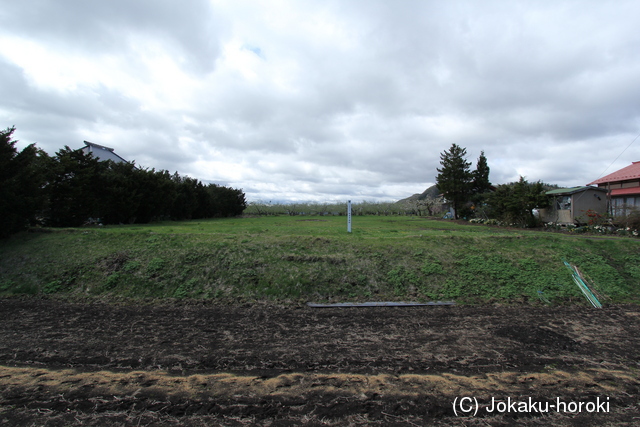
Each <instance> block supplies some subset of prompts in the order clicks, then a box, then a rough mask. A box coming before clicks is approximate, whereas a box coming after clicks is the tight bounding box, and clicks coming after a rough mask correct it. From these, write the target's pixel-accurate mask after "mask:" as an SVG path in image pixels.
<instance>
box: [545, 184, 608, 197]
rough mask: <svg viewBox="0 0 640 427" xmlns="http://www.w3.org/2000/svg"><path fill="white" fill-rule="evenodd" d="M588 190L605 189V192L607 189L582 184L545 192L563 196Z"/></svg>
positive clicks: (549, 194)
mask: <svg viewBox="0 0 640 427" xmlns="http://www.w3.org/2000/svg"><path fill="white" fill-rule="evenodd" d="M587 190H596V191H603V192H606V191H607V190H605V189H604V188H598V187H589V186H582V187H571V188H557V189H555V190H550V191H547V192H546V193H544V194H546V195H547V196H563V195H568V194H574V193H580V192H581V191H587Z"/></svg>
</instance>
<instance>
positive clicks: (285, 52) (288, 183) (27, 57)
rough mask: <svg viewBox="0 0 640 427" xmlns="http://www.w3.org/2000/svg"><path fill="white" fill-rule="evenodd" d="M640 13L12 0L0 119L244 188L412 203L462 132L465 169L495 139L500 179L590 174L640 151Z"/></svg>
mask: <svg viewBox="0 0 640 427" xmlns="http://www.w3.org/2000/svg"><path fill="white" fill-rule="evenodd" d="M639 17H640V2H638V1H635V0H634V1H623V0H616V1H612V2H605V1H601V0H598V1H586V0H577V1H563V0H553V1H537V0H536V1H513V0H509V1H485V0H483V1H409V0H407V1H400V0H395V1H390V0H388V1H372V0H362V1H360V0H358V1H356V0H341V1H327V0H316V1H299V0H290V1H274V0H269V1H239V0H229V1H226V0H222V1H217V0H214V1H207V0H202V1H201V0H181V1H178V0H171V1H169V0H109V1H104V0H99V1H90V0H27V1H9V2H5V3H4V4H3V7H2V8H1V9H0V119H1V120H0V127H1V128H6V127H10V126H13V125H15V126H16V128H17V130H16V133H15V134H14V136H15V138H16V139H18V140H19V141H20V142H19V144H18V145H19V147H20V148H21V147H24V146H26V145H27V144H30V143H37V145H38V146H39V147H40V148H42V149H44V150H45V151H47V152H48V153H49V154H54V153H55V152H56V151H58V150H59V149H60V148H62V147H64V146H65V145H68V146H70V147H71V148H81V147H82V146H84V143H83V141H85V140H87V141H91V142H94V143H97V144H101V145H106V146H108V147H112V148H114V149H115V151H116V153H118V154H119V155H120V156H122V157H124V158H125V159H127V160H135V162H136V164H138V165H141V166H144V167H149V168H155V169H166V170H169V171H170V172H172V173H173V172H174V171H178V172H179V173H180V174H181V175H188V176H192V177H194V178H197V179H200V180H202V181H204V182H215V183H219V184H223V185H229V186H232V187H234V188H242V189H243V190H244V191H245V193H246V194H247V198H248V200H250V201H258V200H261V201H276V200H277V201H287V200H317V201H342V200H346V199H352V200H354V201H361V200H367V201H375V200H397V199H400V198H404V197H407V196H410V195H411V194H414V193H419V192H422V191H423V190H425V189H426V188H427V187H429V186H430V185H432V184H434V183H435V177H436V175H437V171H436V168H437V167H439V163H440V153H442V152H443V151H445V150H447V149H449V147H450V146H451V144H452V143H456V144H458V145H460V146H462V147H466V149H467V154H468V160H470V161H472V162H473V165H472V168H474V167H475V163H476V160H477V158H478V156H479V155H480V151H481V150H484V152H485V155H486V156H487V159H488V163H489V166H490V168H491V175H490V179H491V181H492V182H493V183H494V184H501V183H506V182H510V181H515V180H517V179H518V177H519V176H520V175H522V176H525V177H526V178H527V179H528V180H530V181H537V180H542V181H544V182H548V183H554V184H559V185H562V186H575V185H584V184H587V183H588V182H591V181H593V180H595V179H597V178H598V177H600V176H601V175H603V174H608V173H611V172H613V171H615V170H616V169H619V168H622V167H624V166H627V165H629V164H630V163H631V162H632V161H638V160H640V140H638V141H636V142H635V143H633V144H631V143H632V142H633V141H634V139H635V138H636V136H638V134H640V29H639V24H638V18H639ZM630 144H631V146H630V147H629V148H628V149H627V150H626V151H625V152H624V153H623V154H622V155H621V156H620V157H619V159H618V160H617V161H615V162H614V160H615V159H616V157H618V156H619V155H620V154H621V153H622V152H623V150H625V148H627V147H628V146H629V145H630ZM612 162H614V163H613V164H612ZM607 168H608V169H607Z"/></svg>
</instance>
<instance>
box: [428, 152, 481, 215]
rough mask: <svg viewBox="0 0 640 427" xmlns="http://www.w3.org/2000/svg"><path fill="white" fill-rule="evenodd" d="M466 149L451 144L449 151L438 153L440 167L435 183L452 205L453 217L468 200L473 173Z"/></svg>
mask: <svg viewBox="0 0 640 427" xmlns="http://www.w3.org/2000/svg"><path fill="white" fill-rule="evenodd" d="M466 155H467V150H466V149H465V148H462V147H459V146H458V145H456V144H451V148H450V149H449V151H445V152H444V153H441V154H440V164H441V165H442V168H439V169H437V170H438V172H439V173H438V176H437V177H436V185H437V186H438V189H439V190H440V192H441V193H442V194H443V195H444V197H445V198H446V199H447V201H448V202H449V203H451V204H452V205H453V211H454V217H455V219H458V212H459V210H460V208H462V207H463V205H464V204H465V203H466V202H468V201H469V197H470V194H471V190H472V185H473V173H472V172H471V170H470V169H469V168H470V166H471V162H468V161H467V160H466V159H465V156H466Z"/></svg>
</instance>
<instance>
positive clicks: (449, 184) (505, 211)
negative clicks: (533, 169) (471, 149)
mask: <svg viewBox="0 0 640 427" xmlns="http://www.w3.org/2000/svg"><path fill="white" fill-rule="evenodd" d="M466 154H467V150H466V149H465V148H462V147H460V146H458V145H456V144H452V145H451V148H450V149H449V150H448V151H445V152H443V153H441V154H440V165H441V168H438V169H437V171H438V176H437V177H436V185H437V186H438V189H439V190H440V192H441V193H442V194H443V196H444V197H445V198H446V200H447V201H448V202H449V203H450V204H451V206H452V208H453V211H454V216H455V218H456V219H457V218H459V217H466V218H472V217H477V218H484V219H488V218H494V219H498V220H500V221H503V222H506V223H510V224H515V225H519V226H528V227H533V226H536V225H537V222H538V219H537V218H536V216H535V215H534V210H535V209H542V208H546V207H548V206H549V203H550V200H549V198H548V197H547V196H546V194H545V192H546V191H547V190H548V189H549V188H552V187H554V186H550V185H548V184H544V183H542V182H540V181H537V182H528V181H527V180H526V179H525V178H524V177H522V176H521V177H520V179H519V180H518V181H516V182H510V183H507V184H501V185H497V186H493V185H491V182H490V181H489V172H490V169H489V166H488V163H487V158H486V157H485V155H484V151H483V152H481V154H480V157H479V158H478V161H477V164H476V169H475V170H473V171H472V170H471V162H469V161H467V160H466V158H465V156H466Z"/></svg>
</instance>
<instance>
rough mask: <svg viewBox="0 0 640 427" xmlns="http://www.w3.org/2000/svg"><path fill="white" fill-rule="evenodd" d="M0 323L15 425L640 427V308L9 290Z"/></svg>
mask: <svg viewBox="0 0 640 427" xmlns="http://www.w3.org/2000/svg"><path fill="white" fill-rule="evenodd" d="M0 317H1V319H2V321H1V322H0V424H2V425H12V426H13V425H24V426H27V425H51V426H54V425H56V426H57V425H60V426H63V425H65V426H66V425H78V426H79V425H83V426H84V425H95V426H105V425H106V426H116V425H123V426H124V425H126V426H137V425H158V426H160V425H162V426H164V425H188V426H210V425H225V426H226V425H229V426H234V425H277V426H280V425H385V426H388V425H398V426H415V425H420V426H422V425H456V426H463V425H464V426H475V425H478V426H480V425H482V426H486V425H492V426H500V425H505V426H507V425H530V426H534V425H535V426H539V425H556V426H557V425H560V426H562V425H565V426H573V425H581V426H582V425H593V426H602V425H640V410H639V401H638V391H639V386H640V381H639V371H638V369H639V368H640V308H639V307H637V306H613V307H607V308H604V309H602V310H597V309H593V308H589V307H576V306H571V307H529V306H527V307H504V306H483V307H478V306H447V307H437V306H436V307H407V308H399V307H379V308H309V307H307V306H300V307H279V306H274V305H252V306H213V305H195V304H188V303H181V304H180V305H160V306H159V305H135V306H134V305H109V304H99V303H87V304H78V303H66V302H61V301H56V300H46V299H0ZM463 398H467V399H466V400H462V399H463ZM454 401H455V402H456V404H454ZM492 402H493V403H492ZM496 402H497V403H498V404H499V405H500V404H501V405H502V408H503V409H505V410H507V412H506V413H504V412H503V413H499V412H497V411H495V410H494V411H493V412H490V409H491V408H492V407H493V405H494V404H496ZM500 402H502V403H500ZM536 402H539V404H535V405H534V406H533V407H532V406H531V404H532V403H536ZM545 402H546V404H547V406H548V410H546V411H545V410H544V404H545ZM581 402H582V404H583V406H582V408H581V410H580V411H578V410H576V411H571V409H578V408H579V406H578V405H579V404H580V403H581ZM461 403H463V405H461ZM509 403H511V404H512V405H511V406H509ZM525 403H526V405H528V406H526V405H525ZM516 404H517V405H516ZM562 404H564V405H565V406H562ZM598 404H599V406H598ZM518 405H519V406H518ZM549 405H555V406H551V407H549ZM558 406H559V407H558ZM556 407H557V409H559V411H558V410H556ZM532 409H534V410H533V412H532ZM596 409H597V411H596ZM465 410H467V411H470V412H466V413H465V412H464V411H465ZM476 410H477V412H476ZM474 415H475V416H474Z"/></svg>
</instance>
